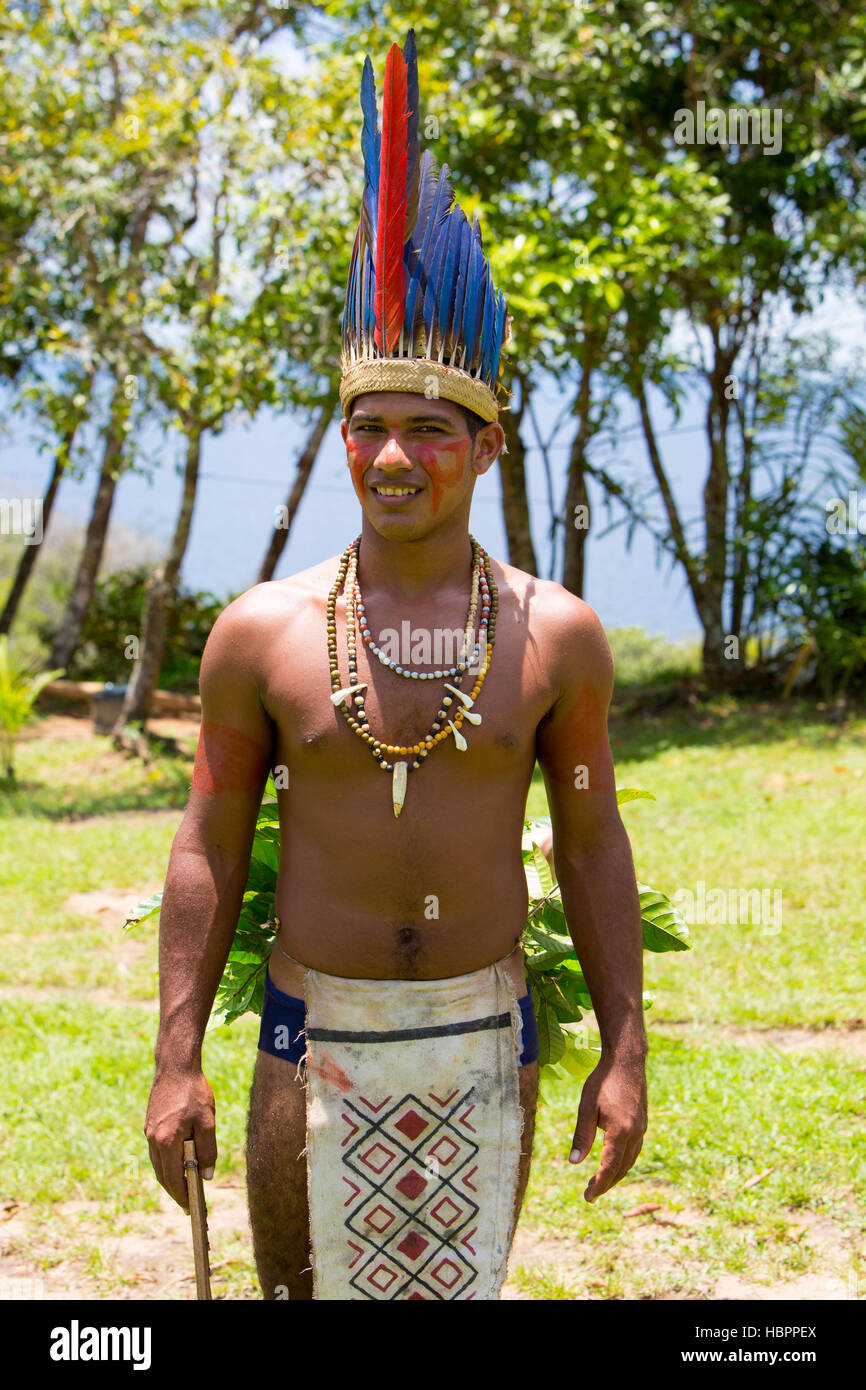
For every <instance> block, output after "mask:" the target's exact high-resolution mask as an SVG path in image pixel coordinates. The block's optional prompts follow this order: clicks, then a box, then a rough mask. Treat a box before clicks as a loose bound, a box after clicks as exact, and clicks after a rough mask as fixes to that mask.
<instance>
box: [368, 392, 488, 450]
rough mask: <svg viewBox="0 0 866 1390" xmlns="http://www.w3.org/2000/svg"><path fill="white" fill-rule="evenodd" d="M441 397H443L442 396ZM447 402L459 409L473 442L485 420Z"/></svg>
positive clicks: (454, 403) (462, 406)
mask: <svg viewBox="0 0 866 1390" xmlns="http://www.w3.org/2000/svg"><path fill="white" fill-rule="evenodd" d="M357 399H358V397H357V396H356V397H355V400H353V401H352V402H351V404H350V406H349V413H348V415H347V416H346V419H347V420H351V418H352V411H353V410H354V409H355V401H356V400H357ZM442 399H444V397H443V398H442ZM448 404H449V405H453V406H454V408H455V410H459V411H460V414H461V415H462V416H463V419H464V421H465V422H466V428H467V430H468V431H469V438H470V439H471V440H472V443H473V444H474V443H475V436H476V435H477V433H478V431H479V430H482V429H483V428H484V426H485V425H486V424H487V421H486V420H482V418H481V416H480V415H476V414H475V411H474V410H469V409H468V408H467V407H466V406H465V405H459V404H458V402H457V401H449V402H448Z"/></svg>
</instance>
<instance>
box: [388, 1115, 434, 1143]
mask: <svg viewBox="0 0 866 1390" xmlns="http://www.w3.org/2000/svg"><path fill="white" fill-rule="evenodd" d="M429 1123H430V1121H429V1120H425V1119H422V1117H421V1116H420V1115H419V1114H418V1111H417V1110H407V1111H406V1114H405V1115H401V1116H400V1118H399V1120H397V1121H396V1123H395V1125H394V1128H395V1129H399V1130H401V1131H402V1133H403V1134H405V1135H406V1138H407V1139H413V1140H414V1139H417V1138H418V1135H419V1134H423V1133H424V1130H425V1129H426V1128H427V1126H428V1125H429Z"/></svg>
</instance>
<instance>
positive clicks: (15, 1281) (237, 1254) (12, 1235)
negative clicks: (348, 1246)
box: [0, 1180, 862, 1302]
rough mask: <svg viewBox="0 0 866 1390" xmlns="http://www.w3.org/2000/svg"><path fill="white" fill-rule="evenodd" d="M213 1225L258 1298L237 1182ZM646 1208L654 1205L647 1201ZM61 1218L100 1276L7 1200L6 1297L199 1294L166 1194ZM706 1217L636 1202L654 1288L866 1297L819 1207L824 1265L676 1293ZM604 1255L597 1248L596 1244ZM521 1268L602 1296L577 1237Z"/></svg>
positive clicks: (522, 1254) (228, 1188) (526, 1253)
mask: <svg viewBox="0 0 866 1390" xmlns="http://www.w3.org/2000/svg"><path fill="white" fill-rule="evenodd" d="M207 1200H208V1233H209V1238H210V1246H211V1270H212V1279H213V1292H214V1297H215V1298H220V1297H223V1298H225V1297H226V1296H228V1297H232V1298H238V1297H240V1298H243V1299H257V1298H258V1297H259V1293H258V1290H257V1288H255V1287H254V1286H253V1284H252V1283H251V1282H250V1281H249V1280H248V1279H247V1278H244V1279H243V1280H242V1282H241V1285H240V1287H239V1286H238V1282H237V1280H235V1281H233V1287H232V1292H231V1293H230V1294H228V1295H227V1291H226V1287H225V1276H226V1272H227V1270H228V1269H229V1268H230V1267H231V1266H235V1267H236V1268H237V1267H239V1266H241V1267H242V1266H244V1265H245V1263H246V1259H245V1256H246V1255H247V1254H248V1252H249V1250H250V1248H251V1242H250V1235H249V1227H248V1223H247V1213H246V1197H245V1192H244V1189H243V1187H242V1185H240V1184H235V1183H232V1182H224V1183H220V1182H219V1181H218V1180H216V1181H214V1182H212V1183H208V1184H207ZM646 1205H647V1206H649V1205H650V1204H646ZM54 1215H55V1216H59V1217H63V1218H65V1219H64V1223H63V1228H64V1230H65V1231H66V1232H67V1235H66V1237H65V1239H68V1230H69V1227H70V1224H71V1226H72V1228H73V1229H74V1230H75V1233H76V1234H75V1240H76V1243H77V1244H78V1243H81V1242H87V1241H88V1238H89V1240H90V1241H91V1242H94V1243H98V1248H99V1255H100V1266H101V1271H100V1278H99V1280H98V1284H97V1281H95V1280H94V1279H93V1278H92V1277H90V1276H89V1274H88V1271H87V1268H86V1264H87V1257H86V1256H83V1255H81V1254H71V1255H70V1254H69V1253H68V1252H66V1251H65V1250H64V1248H63V1247H62V1246H61V1245H60V1243H59V1241H60V1237H59V1235H53V1234H52V1233H51V1230H50V1229H48V1228H46V1232H45V1237H44V1240H42V1241H40V1247H41V1249H40V1254H41V1260H42V1261H43V1262H44V1263H43V1267H42V1268H38V1267H37V1266H36V1265H34V1264H33V1262H32V1260H31V1261H27V1260H25V1259H22V1258H21V1257H20V1256H19V1255H17V1254H16V1247H20V1246H21V1245H28V1246H29V1247H30V1248H31V1249H32V1243H33V1238H34V1234H35V1232H36V1228H37V1226H38V1223H39V1221H40V1219H41V1217H40V1213H39V1212H38V1211H37V1210H36V1209H30V1208H28V1207H27V1206H26V1205H19V1204H16V1203H7V1204H6V1205H5V1207H4V1208H2V1209H0V1294H2V1296H3V1297H7V1298H8V1297H16V1296H17V1297H23V1298H28V1299H34V1298H37V1299H46V1300H57V1299H81V1300H92V1299H108V1298H117V1299H123V1300H129V1299H131V1300H151V1299H156V1300H163V1299H167V1300H170V1301H177V1300H186V1299H194V1298H195V1280H194V1274H193V1261H192V1248H191V1242H190V1231H189V1221H188V1218H187V1217H186V1216H185V1215H184V1214H183V1212H182V1211H180V1209H179V1208H178V1207H175V1206H174V1204H173V1203H172V1202H171V1201H170V1199H169V1198H168V1197H166V1196H164V1195H163V1196H162V1200H161V1208H160V1210H159V1211H158V1212H155V1213H153V1212H147V1213H145V1212H142V1211H139V1212H131V1213H128V1214H127V1215H126V1216H124V1217H122V1218H121V1219H120V1224H121V1229H120V1230H119V1231H118V1233H117V1234H115V1235H112V1236H109V1237H106V1236H105V1235H104V1233H103V1231H102V1230H101V1228H99V1227H98V1226H97V1224H96V1221H95V1217H96V1204H95V1203H93V1202H88V1201H84V1200H81V1201H73V1202H64V1203H62V1204H60V1205H59V1206H58V1207H57V1208H55V1210H54ZM705 1219H706V1218H705V1217H704V1216H703V1214H702V1213H701V1212H699V1211H697V1210H690V1209H688V1208H686V1209H685V1210H678V1211H676V1212H673V1211H667V1210H665V1208H664V1207H661V1208H658V1209H655V1210H652V1211H647V1210H642V1209H641V1208H636V1209H635V1215H634V1222H635V1229H634V1232H633V1236H632V1256H631V1259H632V1261H634V1260H637V1261H639V1263H640V1266H641V1268H642V1269H643V1270H645V1271H653V1272H654V1273H655V1274H656V1276H657V1282H658V1283H659V1284H660V1285H661V1287H662V1288H664V1284H665V1280H666V1279H668V1278H669V1279H670V1288H671V1290H672V1291H671V1292H660V1293H657V1294H656V1295H655V1297H656V1298H662V1299H686V1298H690V1299H695V1298H697V1299H700V1300H714V1301H718V1300H728V1299H738V1300H746V1301H748V1302H761V1301H765V1300H777V1299H782V1300H793V1301H807V1302H808V1301H816V1300H825V1299H826V1300H835V1299H845V1298H852V1297H858V1296H860V1297H862V1291H860V1292H859V1294H858V1291H856V1290H855V1291H852V1290H851V1289H850V1288H849V1287H848V1285H847V1283H846V1278H845V1277H844V1275H843V1274H841V1273H835V1274H834V1273H832V1272H826V1271H827V1270H830V1269H832V1268H833V1267H834V1266H836V1267H837V1268H838V1269H840V1270H842V1269H844V1268H846V1257H847V1253H848V1249H849V1247H848V1245H847V1243H846V1236H845V1234H844V1233H843V1231H842V1229H841V1228H840V1227H839V1226H838V1224H837V1223H836V1222H834V1221H832V1220H830V1219H829V1218H826V1217H822V1216H816V1215H814V1214H813V1213H803V1212H797V1213H793V1214H792V1222H794V1223H796V1224H792V1226H791V1228H790V1229H791V1233H792V1239H800V1238H805V1239H807V1240H808V1243H809V1246H810V1249H811V1250H812V1252H813V1253H814V1255H815V1256H816V1257H819V1258H817V1259H816V1260H815V1263H816V1264H820V1265H822V1266H823V1267H824V1271H825V1272H806V1273H803V1274H801V1275H799V1276H798V1277H797V1278H795V1279H792V1280H789V1281H787V1282H777V1283H767V1284H758V1283H756V1282H754V1281H753V1280H749V1279H747V1278H744V1277H740V1276H738V1275H734V1274H723V1275H721V1276H719V1277H717V1278H715V1279H710V1278H707V1279H705V1280H703V1281H701V1282H700V1287H699V1292H697V1294H695V1293H690V1294H682V1293H678V1292H675V1291H673V1290H675V1289H676V1288H677V1287H678V1285H679V1284H680V1282H681V1280H680V1276H681V1275H682V1270H683V1253H682V1251H681V1250H680V1249H678V1241H677V1238H676V1233H677V1232H682V1233H683V1234H684V1235H687V1234H688V1232H690V1231H694V1230H695V1228H696V1227H697V1226H698V1225H699V1224H700V1223H701V1222H702V1221H703V1220H705ZM594 1253H595V1255H597V1247H596V1250H595V1252H594ZM519 1266H525V1267H527V1268H532V1269H535V1270H538V1269H543V1270H544V1272H545V1274H546V1275H548V1276H549V1277H551V1278H553V1279H557V1280H559V1281H561V1282H562V1283H563V1284H564V1285H566V1286H567V1287H569V1288H573V1289H574V1290H575V1294H576V1296H578V1297H580V1298H581V1299H589V1300H592V1299H599V1298H603V1297H604V1294H601V1293H599V1292H598V1289H597V1286H598V1285H599V1284H600V1281H598V1280H593V1278H591V1277H589V1276H590V1275H591V1269H590V1268H589V1264H588V1259H587V1254H586V1252H585V1251H584V1250H583V1249H582V1247H581V1245H580V1244H579V1243H577V1242H569V1241H560V1240H554V1239H538V1238H536V1237H534V1236H533V1235H532V1234H531V1233H530V1232H529V1231H525V1230H518V1233H517V1236H516V1238H515V1241H514V1245H513V1247H512V1252H511V1260H510V1262H509V1268H510V1270H511V1271H513V1270H514V1269H515V1268H517V1267H519ZM502 1297H503V1299H504V1300H506V1301H509V1300H529V1299H530V1298H531V1295H530V1294H529V1293H526V1292H524V1291H523V1290H522V1289H521V1288H520V1287H519V1285H518V1283H516V1282H515V1281H514V1280H513V1279H509V1281H508V1282H507V1283H506V1285H505V1287H504V1289H503V1293H502Z"/></svg>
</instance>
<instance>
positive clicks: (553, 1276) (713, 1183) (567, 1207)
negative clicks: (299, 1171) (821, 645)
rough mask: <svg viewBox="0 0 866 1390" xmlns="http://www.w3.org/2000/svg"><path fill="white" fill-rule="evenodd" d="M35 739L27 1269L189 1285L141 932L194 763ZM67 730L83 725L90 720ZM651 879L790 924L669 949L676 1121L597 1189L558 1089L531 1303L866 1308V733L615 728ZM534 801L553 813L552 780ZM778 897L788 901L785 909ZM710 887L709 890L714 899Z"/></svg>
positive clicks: (620, 767) (24, 1177)
mask: <svg viewBox="0 0 866 1390" xmlns="http://www.w3.org/2000/svg"><path fill="white" fill-rule="evenodd" d="M87 727H88V726H87V725H82V731H83V732H82V735H81V736H75V735H74V734H73V736H66V737H63V738H58V737H56V736H51V735H52V724H51V720H50V718H49V719H48V720H47V721H45V720H43V721H42V722H41V724H39V725H37V726H36V728H35V729H34V730H33V731H32V736H30V737H28V738H27V739H26V740H25V741H24V742H23V743H22V744H21V746H20V753H19V758H18V774H19V780H20V786H19V788H18V789H16V790H12V791H10V790H8V789H7V790H5V791H2V792H0V829H2V835H3V855H2V860H0V887H2V890H3V892H2V903H3V907H2V918H0V931H2V935H3V938H4V946H5V948H6V949H4V950H3V951H2V953H0V962H2V963H0V991H2V998H3V1011H2V1016H0V1058H2V1067H3V1076H4V1079H5V1083H6V1084H5V1086H4V1087H3V1090H2V1094H0V1172H2V1189H0V1217H3V1218H5V1219H4V1220H3V1221H2V1223H0V1230H2V1233H3V1238H2V1243H0V1278H2V1277H4V1276H5V1277H10V1276H11V1277H23V1275H24V1274H28V1275H36V1276H38V1277H41V1278H42V1279H43V1280H44V1281H45V1292H46V1296H48V1297H52V1296H55V1294H56V1295H59V1296H62V1295H63V1294H65V1293H71V1294H73V1295H74V1296H85V1297H86V1296H90V1297H107V1296H117V1297H132V1298H155V1297H156V1298H161V1297H165V1298H188V1297H190V1296H191V1294H192V1285H191V1281H190V1279H189V1277H188V1276H189V1271H190V1269H191V1254H190V1252H189V1242H188V1232H187V1230H186V1222H185V1219H184V1218H183V1216H182V1214H181V1213H179V1212H178V1213H177V1214H176V1213H175V1209H174V1208H173V1207H172V1205H171V1203H170V1202H169V1201H168V1199H167V1198H165V1197H164V1196H163V1194H162V1193H161V1191H160V1189H159V1188H158V1187H157V1184H156V1182H155V1179H154V1178H153V1176H152V1173H151V1170H150V1165H149V1161H148V1158H147V1148H146V1144H145V1142H144V1138H143V1134H142V1125H143V1120H144V1112H145V1107H146V1102H147V1095H148V1091H149V1087H150V1080H151V1071H152V1046H153V1038H154V1033H155V1027H156V1013H155V1007H154V1005H155V998H156V975H155V971H156V941H155V934H154V933H153V932H151V931H150V930H149V929H148V928H147V927H143V928H141V929H140V931H138V932H134V933H131V934H130V935H128V936H124V934H123V933H122V932H121V930H120V923H121V922H122V920H123V915H124V914H123V908H124V905H125V904H126V903H127V902H128V901H130V900H132V899H133V898H135V897H136V896H138V895H141V896H144V895H145V894H146V893H147V892H148V891H150V890H151V889H154V888H157V887H159V886H160V885H161V882H162V878H163V875H164V871H165V865H166V861H167V857H168V850H169V846H170V843H171V839H172V836H173V834H174V831H175V828H176V826H177V823H178V821H179V818H180V814H181V810H182V807H183V804H184V802H185V798H186V791H187V787H188V783H189V776H190V768H191V756H190V755H191V752H192V748H193V746H194V731H193V732H192V733H191V734H190V737H189V739H188V740H186V741H185V742H184V745H183V746H184V756H182V757H179V758H177V757H175V758H170V757H167V756H166V757H158V758H157V759H156V761H155V762H154V764H153V765H152V766H151V767H149V768H146V767H143V766H142V765H141V764H140V763H137V762H134V761H131V760H128V759H126V758H124V757H122V756H121V755H119V754H117V753H115V752H113V751H112V750H111V748H110V746H109V743H108V740H107V739H106V738H99V737H91V736H89V735H88V734H87V732H86V731H87ZM67 734H68V730H67ZM612 742H613V747H614V756H615V758H616V763H617V780H618V783H619V784H620V785H627V786H640V787H645V788H648V789H649V790H650V791H652V792H653V793H654V795H655V797H656V802H655V803H653V802H649V801H637V802H634V803H631V804H630V805H628V806H626V807H624V808H623V819H624V821H625V823H626V826H627V828H628V830H629V834H630V837H631V841H632V846H633V850H634V857H635V864H636V868H637V874H638V878H639V879H640V880H641V881H642V882H647V883H651V884H653V885H654V886H656V887H659V888H661V889H663V890H664V891H665V892H667V893H668V894H674V893H676V892H678V891H681V890H691V891H692V892H697V891H698V884H699V882H702V883H703V884H704V888H705V892H706V894H707V895H709V894H710V892H711V890H721V894H720V895H718V894H717V901H718V899H719V897H725V898H727V897H728V895H729V894H730V893H731V891H732V890H733V892H742V893H745V892H748V891H750V890H759V891H764V892H765V894H766V895H767V896H766V898H765V901H766V902H768V903H769V902H774V901H775V903H776V904H778V903H781V917H780V916H779V912H778V911H776V912H775V914H774V917H773V920H768V917H767V914H766V913H764V914H763V917H762V918H761V920H751V921H749V920H745V921H744V920H742V919H741V920H740V921H738V922H737V921H735V922H731V921H727V920H724V917H725V916H726V915H728V914H727V912H726V913H722V912H720V911H716V913H715V916H714V914H713V913H712V912H706V913H705V914H703V915H704V918H705V920H696V921H695V922H694V924H693V926H692V933H693V943H694V944H693V950H692V951H691V952H688V953H686V952H677V953H673V954H670V955H663V956H649V955H648V956H647V957H646V986H647V988H648V989H649V990H650V991H651V992H652V994H653V996H654V1000H655V1002H654V1006H653V1008H652V1010H651V1011H650V1013H649V1015H648V1028H649V1033H650V1057H649V1063H648V1077H649V1093H650V1128H649V1131H648V1133H647V1136H646V1139H645V1143H644V1147H643V1151H642V1153H641V1155H640V1158H639V1159H638V1162H637V1164H636V1165H635V1168H634V1169H633V1170H632V1172H631V1173H630V1174H629V1175H628V1177H627V1178H626V1179H625V1180H624V1181H623V1182H622V1183H621V1184H619V1186H618V1187H616V1188H615V1189H613V1191H612V1192H610V1193H608V1194H606V1195H605V1196H604V1197H602V1198H600V1199H599V1200H598V1201H597V1202H596V1203H595V1204H593V1205H588V1204H587V1203H585V1202H584V1201H583V1199H582V1195H581V1194H582V1192H583V1188H584V1187H585V1185H586V1181H587V1179H588V1177H589V1175H590V1173H591V1172H592V1171H593V1169H592V1163H593V1160H594V1159H595V1158H596V1157H597V1155H598V1153H599V1151H600V1148H601V1140H600V1138H599V1140H598V1141H597V1142H596V1146H595V1148H594V1150H593V1158H592V1159H590V1160H587V1161H586V1162H585V1163H584V1164H583V1165H581V1167H580V1169H577V1170H576V1169H574V1168H573V1167H571V1166H570V1165H569V1164H568V1163H567V1154H568V1150H569V1147H570V1140H571V1135H572V1131H573V1126H574V1121H575V1117H576V1112H577V1103H578V1095H577V1093H576V1090H575V1088H574V1087H573V1086H569V1085H568V1084H567V1083H565V1082H560V1083H556V1084H554V1085H550V1086H548V1087H547V1089H546V1102H547V1103H546V1105H545V1106H544V1107H543V1108H542V1109H541V1110H540V1112H539V1125H538V1131H537V1139H536V1147H535V1163H534V1168H533V1175H532V1178H531V1181H530V1188H529V1193H528V1196H527V1201H526V1205H525V1208H524V1214H523V1217H522V1220H521V1227H520V1231H519V1233H518V1238H517V1241H516V1244H515V1250H514V1255H513V1259H512V1269H511V1277H510V1283H509V1296H511V1297H515V1298H530V1299H570V1298H575V1297H583V1298H586V1297H588V1298H617V1297H619V1298H623V1297H625V1298H636V1297H665V1298H700V1297H704V1298H706V1297H710V1298H714V1297H715V1298H718V1297H744V1296H745V1297H761V1296H766V1295H767V1294H768V1293H769V1292H770V1291H771V1290H778V1289H780V1288H781V1289H784V1290H785V1291H786V1293H785V1294H783V1296H788V1297H794V1298H801V1297H802V1298H828V1297H833V1298H838V1297H845V1296H846V1294H847V1296H856V1295H857V1293H858V1292H859V1296H860V1297H863V1296H864V1293H866V1264H864V1260H863V1245H862V1237H861V1235H860V1220H859V1219H858V1206H859V1210H860V1211H862V1185H863V1176H864V1167H866V1159H864V1142H863V1110H864V1100H863V1097H864V1091H866V1087H864V1072H866V1047H864V1041H866V1023H864V1018H863V1017H862V1013H863V997H864V988H863V986H864V968H863V954H864V953H863V942H864V938H866V931H864V926H866V907H864V903H863V895H862V882H863V874H862V851H863V843H864V834H863V821H864V816H863V806H864V789H866V786H864V778H866V720H863V719H859V720H858V719H851V720H849V721H848V722H847V723H846V724H843V725H837V724H832V723H829V722H827V720H826V719H825V718H824V717H823V716H822V715H821V714H820V713H816V712H815V710H814V709H813V708H811V707H808V706H805V705H796V704H791V705H790V706H786V707H784V709H782V708H781V707H769V706H768V707H766V708H765V707H761V706H750V707H742V708H740V707H738V706H736V705H735V704H733V703H729V702H726V701H719V702H716V703H714V704H711V705H709V706H694V707H690V708H689V709H688V710H683V709H672V710H669V711H668V712H663V713H662V714H659V715H654V716H652V717H649V716H648V715H646V714H643V715H640V714H632V715H628V716H625V715H622V716H616V715H615V717H614V718H613V720H612ZM528 809H529V813H530V814H545V812H546V806H545V801H544V791H543V787H542V785H541V782H540V780H538V779H537V780H536V781H535V782H534V783H533V787H532V790H531V794H530V800H529V807H528ZM774 893H776V894H778V895H780V897H776V898H775V899H774V898H773V894H774ZM707 900H708V901H709V897H708V899H707ZM255 1040H256V1026H255V1022H254V1021H253V1020H252V1019H245V1020H242V1021H241V1023H239V1024H237V1025H235V1026H234V1027H233V1028H232V1029H230V1030H227V1031H224V1032H216V1033H213V1034H210V1035H209V1036H208V1040H207V1043H206V1071H207V1074H208V1077H209V1080H210V1081H211V1084H212V1086H213V1088H214V1091H215V1094H216V1097H217V1121H218V1138H219V1141H220V1162H219V1166H218V1169H217V1177H216V1180H215V1182H214V1183H212V1184H209V1186H208V1196H209V1202H210V1206H211V1232H212V1235H211V1243H212V1247H213V1260H214V1265H215V1272H214V1285H215V1291H216V1293H217V1295H218V1296H222V1297H255V1296H256V1293H255V1285H254V1273H253V1265H252V1260H251V1254H250V1240H249V1236H248V1233H247V1232H246V1230H245V1218H244V1202H243V1138H244V1125H245V1112H246V1099H247V1094H248V1089H249V1081H250V1077H251V1073H252V1066H253V1062H254V1055H255Z"/></svg>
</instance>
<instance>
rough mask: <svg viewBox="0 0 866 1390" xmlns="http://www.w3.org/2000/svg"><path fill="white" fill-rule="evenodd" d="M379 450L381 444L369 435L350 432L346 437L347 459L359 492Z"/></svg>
mask: <svg viewBox="0 0 866 1390" xmlns="http://www.w3.org/2000/svg"><path fill="white" fill-rule="evenodd" d="M378 452H379V446H378V445H377V444H374V442H373V441H372V440H371V439H370V438H369V437H367V436H364V435H360V436H359V435H355V436H352V435H351V434H350V435H348V436H347V438H346V460H347V462H348V464H349V472H350V473H351V475H352V482H353V483H354V484H355V490H356V491H357V492H358V493H359V494H360V493H361V492H362V491H363V488H364V473H365V472H366V470H367V468H368V467H369V465H370V464H371V463H372V462H373V459H374V458H375V457H376V454H377V453H378Z"/></svg>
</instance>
